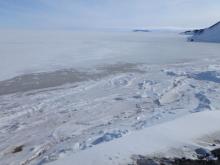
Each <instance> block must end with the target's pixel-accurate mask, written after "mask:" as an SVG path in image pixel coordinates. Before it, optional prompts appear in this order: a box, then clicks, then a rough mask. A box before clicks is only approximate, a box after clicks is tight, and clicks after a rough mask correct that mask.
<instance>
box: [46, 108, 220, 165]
mask: <svg viewBox="0 0 220 165" xmlns="http://www.w3.org/2000/svg"><path fill="white" fill-rule="evenodd" d="M219 125H220V111H206V112H200V113H194V114H190V115H187V116H184V117H181V118H179V119H175V120H173V121H170V122H166V123H164V124H159V125H156V126H153V127H148V128H145V129H143V130H141V131H137V132H133V133H130V134H128V135H126V136H123V137H122V138H120V139H117V140H114V141H111V142H108V143H105V144H101V145H99V146H97V147H94V148H91V149H88V150H85V151H81V152H79V153H77V154H74V155H71V156H66V157H63V158H60V160H58V161H55V162H52V163H49V165H61V164H65V165H70V164H78V163H79V162H80V164H87V165H94V164H97V165H98V164H106V165H107V164H109V165H112V164H126V163H131V161H132V160H131V159H130V160H129V158H131V156H132V155H133V154H139V155H147V154H151V153H155V152H162V151H164V150H166V149H167V148H171V147H177V146H181V145H182V146H183V145H187V144H190V145H193V144H194V145H197V144H196V142H195V139H196V138H199V137H201V136H204V135H206V134H211V133H214V132H216V131H220V129H219ZM109 158H110V159H109Z"/></svg>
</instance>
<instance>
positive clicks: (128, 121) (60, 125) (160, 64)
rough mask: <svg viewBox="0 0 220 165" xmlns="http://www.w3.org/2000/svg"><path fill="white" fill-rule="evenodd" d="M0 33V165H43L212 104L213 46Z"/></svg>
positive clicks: (216, 93) (215, 80) (216, 88)
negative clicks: (1, 36) (0, 34)
mask: <svg viewBox="0 0 220 165" xmlns="http://www.w3.org/2000/svg"><path fill="white" fill-rule="evenodd" d="M1 33H2V35H3V36H5V38H4V37H3V38H4V39H3V38H1V39H0V42H1V44H0V57H1V59H3V60H1V61H0V63H1V65H0V67H1V68H0V77H1V81H0V164H3V165H18V164H19V165H29V164H33V165H42V164H45V163H47V162H53V161H55V160H57V159H60V158H61V157H63V155H71V154H76V153H77V155H80V153H81V152H82V151H84V150H88V149H90V148H95V147H97V146H99V145H102V144H105V143H109V142H112V141H115V140H117V139H121V138H123V137H124V136H126V135H128V136H129V134H130V133H133V132H138V131H140V130H143V129H145V128H147V127H149V126H154V125H158V124H163V123H166V122H168V121H170V120H175V119H176V118H178V117H181V116H185V115H186V116H187V115H190V114H192V113H201V112H202V111H216V110H219V109H220V104H219V99H220V85H219V75H220V60H219V58H218V52H219V50H220V46H219V45H218V44H208V43H191V42H186V41H185V38H184V37H183V36H180V35H177V34H175V33H147V34H145V33H129V32H109V33H103V32H96V33H94V32H93V33H91V32H86V33H82V32H60V31H59V32H45V31H41V32H39V31H38V32H35V33H34V32H33V31H29V32H18V31H14V32H11V33H3V32H1ZM6 34H7V35H6ZM198 116H199V115H198ZM174 123H175V122H174ZM148 134H149V133H148ZM174 134H175V132H174ZM132 136H135V134H133V135H132ZM140 138H143V139H145V138H146V140H147V137H140ZM128 139H129V138H128ZM94 150H95V149H94ZM116 150H117V149H116ZM133 154H136V153H133ZM80 159H81V158H80ZM73 161H74V160H73Z"/></svg>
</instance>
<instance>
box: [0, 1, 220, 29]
mask: <svg viewBox="0 0 220 165" xmlns="http://www.w3.org/2000/svg"><path fill="white" fill-rule="evenodd" d="M217 21H220V0H0V28H15V29H16V28H47V29H48V28H49V29H50V28H55V29H56V28H57V29H71V28H78V29H80V28H81V29H83V28H167V27H168V28H169V27H172V28H197V27H201V28H202V27H206V26H209V25H212V24H214V23H216V22H217Z"/></svg>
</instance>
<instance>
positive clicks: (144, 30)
mask: <svg viewBox="0 0 220 165" xmlns="http://www.w3.org/2000/svg"><path fill="white" fill-rule="evenodd" d="M133 32H150V30H147V29H134V30H133Z"/></svg>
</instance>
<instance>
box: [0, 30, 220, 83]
mask: <svg viewBox="0 0 220 165" xmlns="http://www.w3.org/2000/svg"><path fill="white" fill-rule="evenodd" d="M0 36H1V38H0V59H1V60H0V80H5V79H9V78H12V77H15V76H18V75H22V74H30V73H33V72H34V73H36V72H45V71H54V70H60V69H67V68H68V69H79V68H81V69H83V68H91V67H94V66H96V65H103V64H115V63H118V62H121V63H147V64H168V63H177V62H186V61H192V60H197V59H201V58H215V57H218V56H219V54H218V52H220V47H219V44H209V43H192V42H186V38H185V36H183V35H179V34H177V33H171V32H170V33H159V32H154V33H133V32H75V31H22V30H20V31H12V30H11V31H0Z"/></svg>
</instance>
